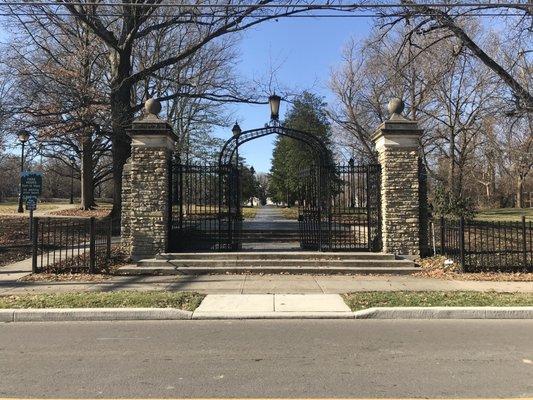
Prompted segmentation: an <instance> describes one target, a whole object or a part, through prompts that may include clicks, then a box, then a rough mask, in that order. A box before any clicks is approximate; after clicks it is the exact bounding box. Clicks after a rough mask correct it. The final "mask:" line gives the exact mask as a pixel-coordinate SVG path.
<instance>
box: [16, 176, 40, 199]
mask: <svg viewBox="0 0 533 400" xmlns="http://www.w3.org/2000/svg"><path fill="white" fill-rule="evenodd" d="M20 182H21V187H22V197H23V198H25V199H27V198H28V197H39V196H40V195H41V193H42V192H43V174H42V173H41V172H27V171H24V172H21V173H20Z"/></svg>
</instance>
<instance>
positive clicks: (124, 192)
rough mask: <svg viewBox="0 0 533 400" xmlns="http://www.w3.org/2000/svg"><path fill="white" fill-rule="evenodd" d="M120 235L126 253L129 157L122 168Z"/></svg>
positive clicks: (128, 216) (128, 234) (129, 236)
mask: <svg viewBox="0 0 533 400" xmlns="http://www.w3.org/2000/svg"><path fill="white" fill-rule="evenodd" d="M121 214H122V215H121V218H120V237H121V239H122V245H123V246H124V247H125V248H126V250H127V252H128V254H129V253H130V251H131V232H130V230H131V159H130V158H128V160H127V161H126V164H124V169H123V170H122V212H121Z"/></svg>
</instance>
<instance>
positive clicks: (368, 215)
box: [298, 163, 381, 251]
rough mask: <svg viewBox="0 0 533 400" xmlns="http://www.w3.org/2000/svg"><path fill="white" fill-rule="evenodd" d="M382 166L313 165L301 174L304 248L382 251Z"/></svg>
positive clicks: (301, 238)
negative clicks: (318, 166) (314, 166)
mask: <svg viewBox="0 0 533 400" xmlns="http://www.w3.org/2000/svg"><path fill="white" fill-rule="evenodd" d="M379 183H380V166H379V165H354V164H353V163H349V164H347V165H336V166H327V167H321V168H310V169H307V170H304V171H302V173H301V175H300V196H299V197H300V199H299V205H298V210H299V216H298V220H299V230H300V245H301V247H302V249H309V250H322V251H335V250H337V251H343V250H344V251H379V250H380V249H381V235H380V185H379Z"/></svg>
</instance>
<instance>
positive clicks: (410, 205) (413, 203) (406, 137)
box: [372, 99, 425, 256]
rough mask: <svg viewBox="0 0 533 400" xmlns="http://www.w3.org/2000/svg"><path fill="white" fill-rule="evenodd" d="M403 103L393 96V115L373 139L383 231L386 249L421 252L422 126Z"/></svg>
mask: <svg viewBox="0 0 533 400" xmlns="http://www.w3.org/2000/svg"><path fill="white" fill-rule="evenodd" d="M403 109H404V104H403V102H402V100H400V99H392V100H391V101H390V102H389V104H388V110H389V112H390V113H391V117H390V119H389V120H388V121H385V122H383V123H382V124H381V125H380V126H379V127H378V129H377V131H376V132H375V133H374V135H373V137H372V139H373V141H374V143H375V145H376V150H377V152H378V157H379V163H380V164H381V234H382V240H383V251H384V252H386V253H393V254H397V255H411V256H419V255H420V252H421V246H422V242H423V240H421V238H422V235H421V231H423V229H421V226H422V225H421V223H423V222H424V221H423V219H424V217H423V216H422V214H421V208H420V206H421V204H420V199H422V198H425V193H421V192H420V190H425V185H420V181H419V151H420V149H419V146H420V144H419V143H420V141H419V138H420V135H421V133H422V130H421V129H419V128H418V124H417V122H416V121H410V120H408V119H406V118H404V117H403V116H402V115H401V113H402V111H403Z"/></svg>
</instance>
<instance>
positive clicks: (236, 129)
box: [231, 122, 242, 136]
mask: <svg viewBox="0 0 533 400" xmlns="http://www.w3.org/2000/svg"><path fill="white" fill-rule="evenodd" d="M241 132H242V130H241V127H240V126H239V124H238V123H237V122H235V125H233V128H231V133H233V136H239V135H240V134H241Z"/></svg>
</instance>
